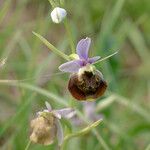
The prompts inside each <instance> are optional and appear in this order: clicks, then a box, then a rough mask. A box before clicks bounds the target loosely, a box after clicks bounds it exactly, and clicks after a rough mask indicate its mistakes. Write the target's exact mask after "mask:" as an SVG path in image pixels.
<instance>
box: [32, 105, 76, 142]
mask: <svg viewBox="0 0 150 150" xmlns="http://www.w3.org/2000/svg"><path fill="white" fill-rule="evenodd" d="M45 104H46V107H47V109H45V110H43V111H40V112H38V113H37V117H36V118H35V119H33V120H32V121H31V130H32V132H31V135H30V140H31V141H32V142H34V143H39V144H43V145H50V144H52V143H53V141H54V140H55V138H56V137H57V140H58V145H61V144H62V143H63V137H64V135H63V129H62V126H61V123H60V121H59V120H60V119H61V118H62V117H64V118H71V117H72V116H73V115H74V114H75V111H74V110H73V109H72V108H64V109H60V110H52V108H51V105H50V104H49V103H48V102H46V103H45Z"/></svg>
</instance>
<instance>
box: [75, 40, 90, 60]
mask: <svg viewBox="0 0 150 150" xmlns="http://www.w3.org/2000/svg"><path fill="white" fill-rule="evenodd" d="M90 45H91V39H90V38H86V39H82V40H80V41H79V42H78V44H77V48H76V51H77V54H78V55H79V57H80V59H88V52H89V48H90Z"/></svg>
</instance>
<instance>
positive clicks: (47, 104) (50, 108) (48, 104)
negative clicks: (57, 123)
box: [45, 101, 52, 111]
mask: <svg viewBox="0 0 150 150" xmlns="http://www.w3.org/2000/svg"><path fill="white" fill-rule="evenodd" d="M45 105H46V108H47V109H48V111H51V110H52V107H51V105H50V103H48V102H47V101H46V102H45Z"/></svg>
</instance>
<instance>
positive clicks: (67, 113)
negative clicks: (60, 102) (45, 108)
mask: <svg viewBox="0 0 150 150" xmlns="http://www.w3.org/2000/svg"><path fill="white" fill-rule="evenodd" d="M55 111H56V112H57V113H59V114H60V115H61V116H62V117H64V118H71V117H73V116H74V115H75V110H74V109H73V108H64V109H60V110H55Z"/></svg>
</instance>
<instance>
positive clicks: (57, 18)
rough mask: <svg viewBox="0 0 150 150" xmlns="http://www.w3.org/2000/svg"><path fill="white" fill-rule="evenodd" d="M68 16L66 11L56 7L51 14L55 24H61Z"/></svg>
mask: <svg viewBox="0 0 150 150" xmlns="http://www.w3.org/2000/svg"><path fill="white" fill-rule="evenodd" d="M66 15H67V12H66V10H65V9H63V8H60V7H56V8H54V10H53V11H52V12H51V18H52V21H53V22H54V23H60V22H61V21H62V20H63V19H64V18H65V17H66Z"/></svg>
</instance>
